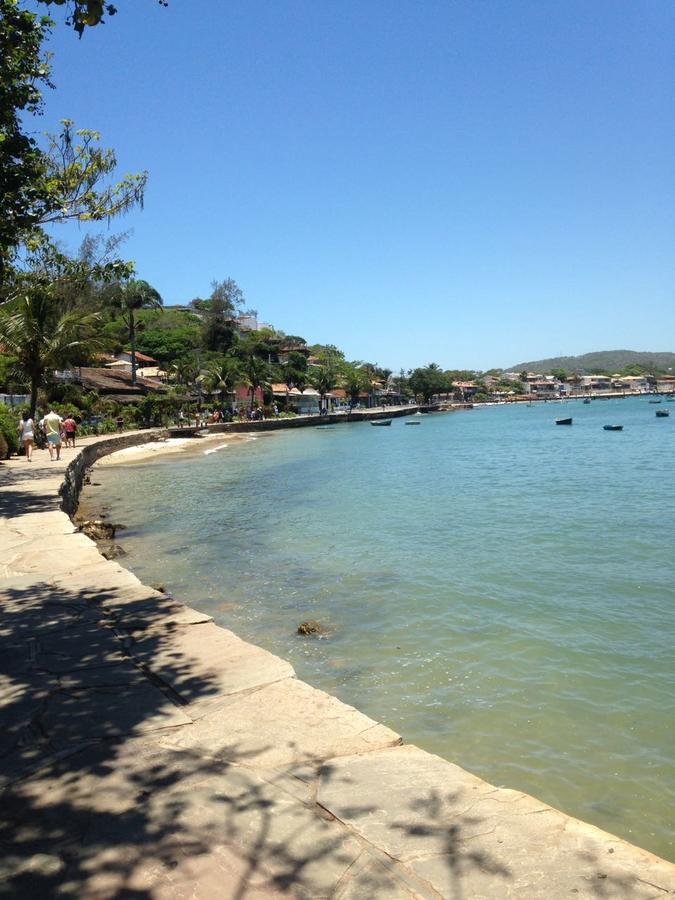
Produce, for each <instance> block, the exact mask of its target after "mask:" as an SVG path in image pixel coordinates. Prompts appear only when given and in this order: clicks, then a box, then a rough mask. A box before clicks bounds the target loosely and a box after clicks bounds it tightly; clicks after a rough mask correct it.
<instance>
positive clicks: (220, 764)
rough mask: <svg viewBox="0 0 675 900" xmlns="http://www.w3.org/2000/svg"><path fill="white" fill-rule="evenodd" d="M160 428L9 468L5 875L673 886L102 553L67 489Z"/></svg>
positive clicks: (425, 892) (120, 888)
mask: <svg viewBox="0 0 675 900" xmlns="http://www.w3.org/2000/svg"><path fill="white" fill-rule="evenodd" d="M149 436H150V433H148V432H142V433H140V434H139V433H137V434H135V435H123V436H120V437H111V438H103V439H101V440H100V441H87V445H86V446H85V447H83V448H82V450H81V451H80V453H79V454H78V456H77V457H76V458H74V459H73V460H72V461H71V462H70V465H69V466H68V468H67V471H66V474H65V481H64V469H65V464H53V465H50V463H49V461H48V460H45V464H44V465H40V461H41V459H42V460H44V456H42V457H39V458H38V459H37V462H35V463H34V465H32V466H28V465H27V464H26V463H25V461H23V460H15V461H12V462H11V463H10V464H8V465H5V466H1V467H0V610H1V616H0V716H1V720H2V723H3V728H2V730H1V731H0V792H1V797H0V809H1V810H2V812H1V814H0V843H1V845H2V848H3V863H2V866H0V893H4V894H5V895H6V896H16V897H53V896H62V897H67V898H96V900H107V898H111V900H112V898H116V897H122V896H125V897H126V896H129V897H130V896H133V897H137V898H139V900H184V898H186V897H194V898H202V900H211V898H215V897H218V898H219V900H220V898H223V900H246V898H250V900H266V898H283V900H289V898H304V900H307V898H331V900H414V898H417V900H419V898H427V900H438V898H439V897H440V898H452V900H468V898H471V900H479V898H485V900H488V898H490V900H505V898H525V900H530V898H533V900H534V898H539V900H569V898H570V897H575V898H579V900H586V898H588V900H591V898H592V900H600V898H608V900H613V898H617V900H619V898H621V900H651V898H657V897H658V898H665V897H668V896H671V897H673V896H675V867H674V866H673V865H671V864H670V863H668V862H666V861H664V860H661V859H658V858H657V857H655V856H653V855H652V854H650V853H648V852H646V851H644V850H640V849H639V848H637V847H635V846H633V845H631V844H629V843H627V842H626V841H624V840H622V839H621V838H618V837H616V836H614V835H611V834H608V833H606V832H604V831H601V830H600V829H598V828H595V827H594V826H592V825H589V824H587V823H584V822H580V821H578V820H576V819H574V818H572V817H570V816H568V815H566V814H564V813H562V812H560V811H558V810H555V809H553V808H551V807H550V806H548V805H547V804H545V803H543V802H541V801H539V800H536V799H534V798H533V797H530V796H528V795H527V794H524V793H522V792H520V791H514V790H509V789H506V788H500V787H496V786H494V785H491V784H488V783H487V782H485V781H483V780H482V779H480V778H477V777H476V776H474V775H471V774H470V773H468V772H466V771H464V770H463V769H461V768H459V767H458V766H456V765H454V764H452V763H450V762H448V761H447V760H444V759H441V758H439V757H437V756H433V755H432V754H429V753H426V752H425V751H423V750H421V749H419V748H417V747H415V746H412V745H403V743H402V740H401V738H400V736H399V735H397V734H396V733H395V732H393V731H392V730H390V729H389V728H387V727H386V726H384V725H382V724H379V723H377V722H375V721H373V720H372V719H369V718H368V717H367V716H364V715H363V714H362V713H360V712H359V711H358V710H356V709H354V708H353V707H350V706H347V705H346V704H344V703H342V702H340V701H339V700H337V699H336V698H334V697H331V696H329V695H328V694H325V693H324V692H322V691H319V690H317V689H315V688H313V687H311V686H310V685H308V684H305V683H304V682H302V681H300V680H298V679H297V678H296V677H295V673H294V671H293V668H292V666H291V665H290V664H289V663H288V662H287V661H285V660H283V659H280V658H279V657H277V656H274V655H273V654H271V653H269V652H267V651H265V650H263V649H261V648H260V647H256V646H254V645H252V644H249V643H247V642H245V641H242V640H241V639H240V638H238V637H237V636H236V635H235V634H233V633H232V632H231V631H228V630H227V629H225V628H221V627H219V626H217V625H216V624H215V623H214V622H213V621H212V619H211V617H210V616H209V615H207V614H204V613H201V612H199V611H198V610H195V609H190V608H189V607H186V606H185V605H184V604H182V603H180V602H178V601H177V600H175V599H173V598H172V597H170V596H168V595H167V594H165V593H162V592H160V591H156V590H153V589H152V588H149V587H147V586H146V585H143V584H141V582H140V581H139V580H138V579H137V578H136V577H135V576H134V575H133V574H132V573H131V572H129V571H127V570H126V569H124V568H122V567H121V566H119V565H118V564H117V563H116V562H112V561H107V560H105V559H103V558H102V557H101V556H100V554H99V553H98V551H97V550H96V546H95V544H94V543H93V542H92V541H90V540H89V539H88V538H87V537H85V536H84V535H83V534H81V533H78V532H77V530H76V529H75V527H74V525H73V524H72V522H71V521H70V519H69V518H68V517H67V515H66V513H65V512H64V510H69V509H72V508H73V504H76V501H77V495H78V492H79V488H80V486H81V484H82V480H83V477H84V472H85V470H86V468H87V467H88V466H89V465H91V463H92V462H93V461H95V460H96V459H98V458H100V457H101V456H103V455H105V454H106V453H110V452H113V451H114V450H118V449H122V447H125V446H132V445H133V444H134V443H140V442H145V441H147V440H148V439H149ZM161 436H162V433H161V432H158V433H157V435H156V438H155V439H160V438H161ZM224 599H226V598H224ZM309 639H310V640H311V638H309ZM298 640H302V638H298Z"/></svg>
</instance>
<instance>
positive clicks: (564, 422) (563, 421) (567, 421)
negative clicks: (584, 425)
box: [555, 416, 572, 425]
mask: <svg viewBox="0 0 675 900" xmlns="http://www.w3.org/2000/svg"><path fill="white" fill-rule="evenodd" d="M555 424H556V425H571V424H572V417H571V416H570V417H569V418H567V419H556V420H555Z"/></svg>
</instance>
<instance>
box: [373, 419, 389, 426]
mask: <svg viewBox="0 0 675 900" xmlns="http://www.w3.org/2000/svg"><path fill="white" fill-rule="evenodd" d="M370 424H371V425H391V419H373V421H372V422H371V423H370Z"/></svg>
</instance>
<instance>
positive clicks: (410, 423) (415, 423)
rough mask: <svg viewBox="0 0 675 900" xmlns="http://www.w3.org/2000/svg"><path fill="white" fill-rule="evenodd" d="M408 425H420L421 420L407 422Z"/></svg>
mask: <svg viewBox="0 0 675 900" xmlns="http://www.w3.org/2000/svg"><path fill="white" fill-rule="evenodd" d="M405 424H406V425H419V424H420V423H419V422H406V423H405Z"/></svg>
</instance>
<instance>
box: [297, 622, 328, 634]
mask: <svg viewBox="0 0 675 900" xmlns="http://www.w3.org/2000/svg"><path fill="white" fill-rule="evenodd" d="M325 633H326V629H325V628H324V627H323V625H322V624H321V622H317V621H316V619H308V620H307V621H306V622H301V623H300V624H299V625H298V634H302V635H304V636H305V637H310V636H318V637H321V636H322V635H324V634H325Z"/></svg>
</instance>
